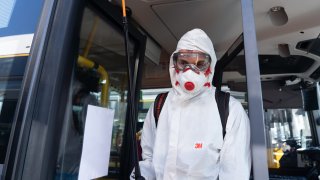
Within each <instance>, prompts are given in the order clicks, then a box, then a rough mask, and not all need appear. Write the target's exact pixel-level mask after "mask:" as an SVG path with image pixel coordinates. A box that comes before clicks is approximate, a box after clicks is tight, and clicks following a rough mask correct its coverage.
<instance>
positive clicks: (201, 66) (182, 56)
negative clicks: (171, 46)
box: [173, 50, 211, 73]
mask: <svg viewBox="0 0 320 180" xmlns="http://www.w3.org/2000/svg"><path fill="white" fill-rule="evenodd" d="M173 63H174V66H175V68H176V70H179V71H184V72H185V71H187V70H188V69H191V70H193V71H194V72H196V73H199V72H205V71H206V70H207V69H208V68H209V67H210V63H211V58H210V56H209V55H208V54H206V53H204V52H201V51H197V50H180V51H179V52H177V53H174V54H173Z"/></svg>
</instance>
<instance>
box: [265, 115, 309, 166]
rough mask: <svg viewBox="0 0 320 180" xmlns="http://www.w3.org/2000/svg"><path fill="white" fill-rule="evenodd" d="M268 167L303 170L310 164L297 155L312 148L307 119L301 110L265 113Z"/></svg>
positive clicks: (304, 158) (302, 156) (303, 157)
mask: <svg viewBox="0 0 320 180" xmlns="http://www.w3.org/2000/svg"><path fill="white" fill-rule="evenodd" d="M265 123H266V135H267V147H268V166H269V168H273V169H280V170H281V169H288V168H304V167H310V166H312V164H310V163H311V162H310V161H309V159H308V158H307V157H305V156H304V155H302V154H300V153H299V150H303V149H306V148H309V147H311V146H312V141H313V139H312V135H311V130H310V124H309V118H308V115H307V113H306V111H304V110H302V109H268V110H266V111H265Z"/></svg>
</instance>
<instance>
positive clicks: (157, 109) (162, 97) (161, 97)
mask: <svg viewBox="0 0 320 180" xmlns="http://www.w3.org/2000/svg"><path fill="white" fill-rule="evenodd" d="M167 96H168V92H166V93H160V94H158V95H157V97H156V100H155V101H154V107H153V116H154V120H155V123H156V127H157V126H158V120H159V116H160V113H161V110H162V107H163V105H164V102H165V101H166V98H167Z"/></svg>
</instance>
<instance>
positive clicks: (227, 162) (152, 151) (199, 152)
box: [131, 29, 251, 180]
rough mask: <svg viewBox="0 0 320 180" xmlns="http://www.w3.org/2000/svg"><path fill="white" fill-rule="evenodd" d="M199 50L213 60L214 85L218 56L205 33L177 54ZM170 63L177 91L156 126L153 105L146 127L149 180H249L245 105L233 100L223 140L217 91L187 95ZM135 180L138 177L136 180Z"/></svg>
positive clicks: (186, 40) (194, 34) (191, 37)
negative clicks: (185, 50) (183, 51)
mask: <svg viewBox="0 0 320 180" xmlns="http://www.w3.org/2000/svg"><path fill="white" fill-rule="evenodd" d="M181 49H187V50H198V51H202V52H205V53H207V54H209V55H210V56H211V59H212V63H211V66H210V68H211V71H212V73H211V74H210V75H209V76H207V82H212V78H213V71H214V67H215V63H216V61H217V60H216V55H215V52H214V48H213V45H212V42H211V40H210V39H209V37H208V36H207V35H206V34H205V32H203V31H202V30H200V29H194V30H191V31H189V32H187V33H186V34H185V35H183V37H182V38H181V39H180V40H179V42H178V45H177V49H176V51H175V52H178V51H179V50H181ZM173 66H174V65H173V60H172V56H171V58H170V67H169V71H170V77H171V84H172V87H173V88H172V89H171V91H170V92H169V94H168V97H167V99H166V101H165V104H164V105H163V108H162V111H161V114H160V116H159V120H158V126H157V127H156V125H155V119H154V115H153V105H151V107H150V109H149V112H148V114H147V117H146V119H145V122H144V126H143V132H142V137H141V138H142V139H141V147H142V150H143V152H142V158H143V161H140V163H139V164H140V168H141V174H142V176H144V177H145V178H146V179H147V180H153V179H157V180H162V179H164V180H171V179H177V180H199V179H201V180H207V179H208V180H209V179H210V180H215V179H217V178H218V177H219V179H220V180H235V179H237V180H247V179H249V176H250V169H251V151H250V125H249V119H248V117H247V114H246V112H245V111H244V109H243V107H242V105H241V104H240V102H238V101H237V100H236V99H235V98H233V97H230V102H229V117H228V121H227V125H226V135H225V138H224V139H223V134H222V125H221V120H220V115H219V111H218V107H217V103H216V100H215V88H214V87H212V86H211V83H210V86H203V88H201V90H200V91H198V92H197V93H187V92H185V90H183V86H180V85H177V84H178V83H176V82H177V79H178V77H179V74H182V72H181V73H177V72H176V71H175V69H174V68H173ZM131 178H132V177H131Z"/></svg>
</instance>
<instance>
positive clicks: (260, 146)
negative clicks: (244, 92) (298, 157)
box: [241, 0, 269, 180]
mask: <svg viewBox="0 0 320 180" xmlns="http://www.w3.org/2000/svg"><path fill="white" fill-rule="evenodd" d="M241 7H242V26H243V35H244V50H245V58H246V72H247V88H248V101H249V117H250V127H251V149H252V161H253V176H254V179H259V180H267V179H269V175H268V166H267V146H266V136H265V124H264V116H263V104H262V91H261V81H260V69H259V59H258V48H257V40H256V30H255V23H254V11H253V0H241Z"/></svg>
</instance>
